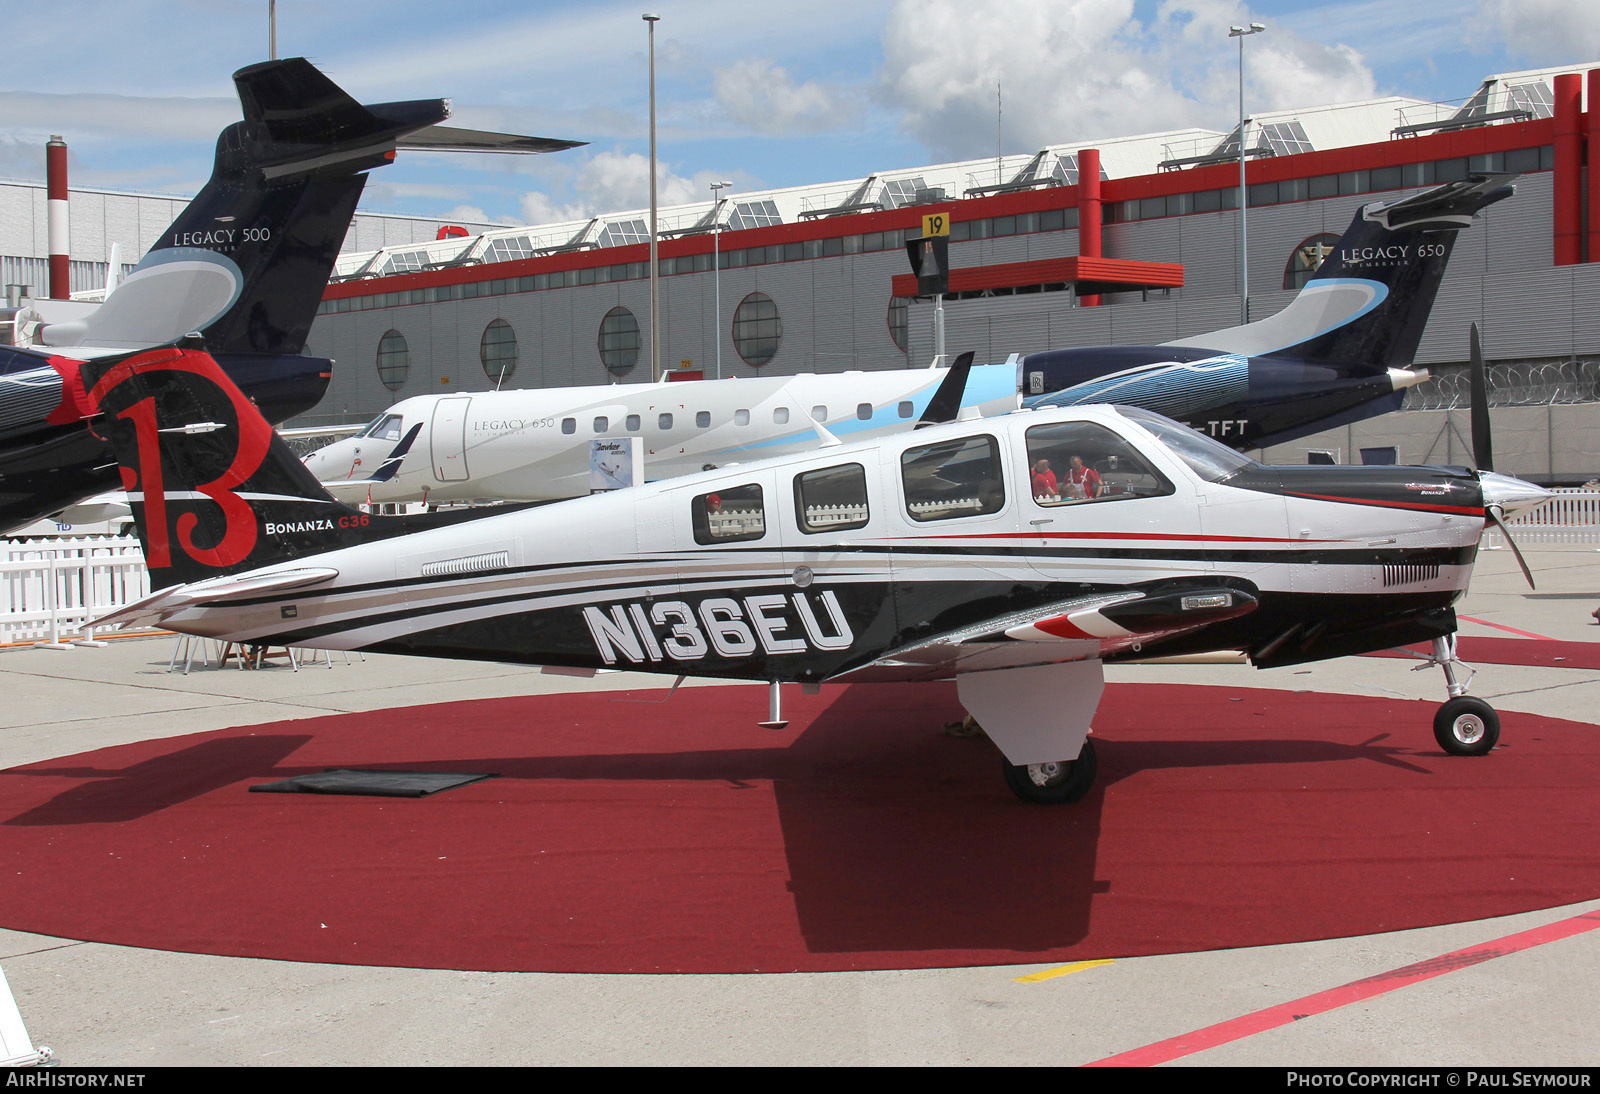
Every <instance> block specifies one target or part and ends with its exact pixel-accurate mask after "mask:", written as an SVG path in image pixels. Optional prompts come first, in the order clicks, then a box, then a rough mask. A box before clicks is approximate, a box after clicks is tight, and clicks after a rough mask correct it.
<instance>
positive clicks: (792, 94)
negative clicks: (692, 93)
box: [716, 59, 860, 135]
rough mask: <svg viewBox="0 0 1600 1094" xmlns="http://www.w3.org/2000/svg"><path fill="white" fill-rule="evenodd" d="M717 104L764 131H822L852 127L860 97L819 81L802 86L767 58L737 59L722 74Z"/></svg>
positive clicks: (734, 116)
mask: <svg viewBox="0 0 1600 1094" xmlns="http://www.w3.org/2000/svg"><path fill="white" fill-rule="evenodd" d="M716 96H717V102H718V103H719V104H720V105H721V106H722V108H723V110H725V111H727V114H728V116H729V117H730V118H732V119H733V120H734V121H735V122H737V123H739V124H740V125H743V126H747V127H749V128H750V129H753V130H755V131H756V132H758V133H768V134H773V135H779V134H785V133H818V132H823V131H826V130H829V129H833V128H835V127H837V126H839V125H841V124H844V123H846V122H847V121H848V120H849V119H850V118H852V117H854V116H855V114H856V113H857V111H859V109H860V104H859V103H857V102H855V101H854V100H855V99H856V98H857V96H854V95H851V94H850V93H848V92H847V91H844V90H842V89H839V88H833V87H827V86H824V85H823V84H820V83H817V82H816V81H813V80H807V81H806V82H805V83H802V84H797V83H795V82H794V80H793V79H792V78H791V77H790V76H789V73H788V71H787V70H786V69H784V68H782V67H781V66H779V65H776V64H774V63H773V62H771V61H767V60H758V59H749V60H741V61H735V62H734V63H733V64H731V65H729V66H727V67H726V68H719V69H718V70H717V73H716Z"/></svg>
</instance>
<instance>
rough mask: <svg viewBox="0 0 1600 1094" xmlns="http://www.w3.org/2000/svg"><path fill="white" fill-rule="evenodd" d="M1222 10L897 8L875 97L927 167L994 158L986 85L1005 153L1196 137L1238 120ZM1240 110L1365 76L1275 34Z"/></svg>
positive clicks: (1049, 4)
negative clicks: (1134, 137)
mask: <svg viewBox="0 0 1600 1094" xmlns="http://www.w3.org/2000/svg"><path fill="white" fill-rule="evenodd" d="M1249 17H1250V15H1249V12H1248V10H1247V9H1246V8H1245V7H1244V6H1243V5H1240V4H1236V3H1232V2H1228V0H1162V2H1161V3H1159V4H1157V5H1156V6H1155V10H1154V14H1153V17H1151V18H1150V19H1149V20H1148V21H1141V20H1139V19H1138V18H1136V14H1135V10H1134V5H1133V3H1132V0H1007V2H1002V3H991V4H987V5H983V6H981V7H975V6H973V5H971V4H968V3H963V2H960V0H901V2H900V3H899V4H898V5H897V6H896V7H895V9H894V11H893V12H892V13H891V14H890V17H889V20H888V22H887V24H886V25H885V28H884V33H883V41H884V74H883V87H882V94H883V97H884V99H885V100H886V102H887V103H888V104H890V105H892V106H894V107H897V108H899V109H900V110H901V111H903V122H902V125H903V127H904V128H905V129H906V130H907V131H908V132H909V133H911V134H913V135H914V136H916V137H917V138H918V139H920V140H922V141H923V142H924V143H925V144H927V145H928V146H929V148H930V150H931V151H932V152H933V153H934V154H935V155H937V156H948V157H952V158H972V157H977V156H985V155H990V154H992V153H993V151H994V147H995V126H996V115H995V84H996V82H997V81H999V82H1000V83H1001V85H1002V88H1003V93H1004V101H1005V104H1006V109H1005V117H1004V130H1005V145H1006V150H1007V151H1020V150H1025V149H1031V148H1040V147H1043V146H1044V145H1046V144H1055V143H1065V142H1069V141H1072V140H1075V139H1084V138H1094V137H1102V136H1108V135H1113V134H1120V133H1148V132H1151V131H1153V130H1162V129H1181V128H1185V127H1188V126H1196V125H1198V126H1206V127H1210V128H1216V129H1227V128H1230V127H1231V125H1232V119H1233V118H1234V117H1235V116H1236V114H1237V101H1238V100H1237V86H1238V85H1237V76H1236V71H1237V70H1236V68H1235V66H1236V65H1237V58H1238V53H1237V45H1236V44H1235V43H1232V42H1230V41H1229V40H1228V28H1229V26H1230V25H1231V24H1235V23H1239V22H1241V21H1245V20H1247V19H1248V18H1249ZM1246 49H1247V55H1246V80H1247V84H1246V92H1245V97H1246V108H1247V109H1252V108H1253V109H1282V108H1286V107H1293V106H1301V105H1310V104H1315V103H1326V102H1336V101H1340V100H1348V99H1357V98H1367V97H1370V96H1372V95H1373V94H1375V85H1374V81H1373V78H1372V74H1371V72H1370V71H1369V70H1368V68H1367V67H1366V65H1365V64H1364V63H1363V61H1362V59H1361V56H1360V54H1359V53H1357V52H1356V51H1355V50H1353V49H1351V48H1350V47H1348V46H1345V45H1341V44H1339V43H1332V44H1323V43H1320V42H1312V41H1309V40H1307V39H1305V38H1302V37H1301V36H1299V35H1297V34H1295V33H1294V32H1293V31H1290V30H1288V29H1286V28H1282V27H1275V28H1274V27H1269V29H1268V31H1267V33H1265V34H1262V35H1257V36H1254V37H1252V38H1251V40H1250V42H1249V44H1248V45H1247V47H1246Z"/></svg>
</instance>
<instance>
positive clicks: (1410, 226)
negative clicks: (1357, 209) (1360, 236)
mask: <svg viewBox="0 0 1600 1094" xmlns="http://www.w3.org/2000/svg"><path fill="white" fill-rule="evenodd" d="M1516 177H1517V176H1516V175H1515V174H1500V175H1472V176H1470V177H1468V178H1465V179H1460V180H1458V181H1456V182H1447V183H1445V184H1444V185H1443V186H1435V187H1434V188H1433V189H1431V190H1424V191H1423V192H1422V193H1420V194H1412V195H1411V196H1410V197H1404V198H1401V199H1400V200H1399V201H1393V202H1388V203H1387V204H1383V205H1369V206H1367V208H1366V210H1365V211H1364V212H1363V214H1362V215H1363V216H1365V217H1366V219H1368V220H1371V221H1376V222H1377V223H1379V224H1382V225H1383V226H1384V227H1385V228H1388V229H1390V230H1391V231H1399V230H1401V229H1405V230H1408V231H1418V230H1426V229H1429V228H1464V227H1466V226H1467V225H1468V224H1471V223H1472V218H1473V217H1474V216H1476V215H1477V214H1478V212H1479V211H1480V210H1482V209H1485V208H1487V207H1488V206H1490V205H1493V204H1494V203H1495V202H1497V201H1504V200H1505V199H1506V198H1508V197H1510V196H1511V194H1512V192H1513V191H1512V187H1511V183H1512V181H1513V180H1515V179H1516Z"/></svg>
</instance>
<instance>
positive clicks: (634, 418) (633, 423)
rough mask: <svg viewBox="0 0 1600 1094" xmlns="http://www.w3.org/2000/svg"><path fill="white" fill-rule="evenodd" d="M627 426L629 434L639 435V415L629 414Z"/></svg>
mask: <svg viewBox="0 0 1600 1094" xmlns="http://www.w3.org/2000/svg"><path fill="white" fill-rule="evenodd" d="M627 424H628V432H629V433H637V432H638V431H639V415H637V414H629V415H628V423H627Z"/></svg>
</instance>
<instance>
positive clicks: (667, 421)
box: [656, 414, 672, 431]
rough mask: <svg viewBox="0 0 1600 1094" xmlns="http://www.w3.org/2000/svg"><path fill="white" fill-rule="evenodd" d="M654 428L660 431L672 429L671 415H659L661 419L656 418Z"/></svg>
mask: <svg viewBox="0 0 1600 1094" xmlns="http://www.w3.org/2000/svg"><path fill="white" fill-rule="evenodd" d="M656 428H657V429H660V430H662V431H665V430H668V429H671V428H672V415H671V414H663V415H661V417H659V418H657V419H656Z"/></svg>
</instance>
